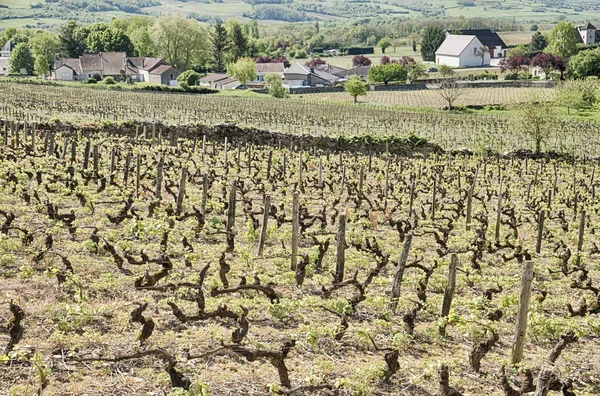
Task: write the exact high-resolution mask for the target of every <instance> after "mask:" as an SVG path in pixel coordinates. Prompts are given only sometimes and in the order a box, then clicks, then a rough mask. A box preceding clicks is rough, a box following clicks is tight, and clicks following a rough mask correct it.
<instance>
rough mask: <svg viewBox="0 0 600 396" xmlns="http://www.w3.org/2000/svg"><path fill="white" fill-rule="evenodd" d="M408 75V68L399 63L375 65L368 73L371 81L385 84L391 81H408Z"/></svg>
mask: <svg viewBox="0 0 600 396" xmlns="http://www.w3.org/2000/svg"><path fill="white" fill-rule="evenodd" d="M406 76H407V71H406V69H405V68H404V67H403V66H402V65H400V64H398V63H388V64H386V65H379V66H373V67H371V68H370V69H369V73H368V74H367V77H368V79H369V81H370V82H374V83H384V84H385V85H387V84H388V83H389V82H390V81H406Z"/></svg>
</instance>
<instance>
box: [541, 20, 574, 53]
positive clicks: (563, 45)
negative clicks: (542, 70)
mask: <svg viewBox="0 0 600 396" xmlns="http://www.w3.org/2000/svg"><path fill="white" fill-rule="evenodd" d="M575 34H576V32H575V26H573V24H572V23H571V22H559V23H558V24H557V25H556V26H555V27H554V29H552V32H551V33H550V37H549V40H548V47H547V49H546V50H547V51H548V53H550V54H553V55H557V56H560V57H561V58H569V57H571V56H572V55H575V53H576V52H577V40H576V38H575Z"/></svg>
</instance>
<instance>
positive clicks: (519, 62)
mask: <svg viewBox="0 0 600 396" xmlns="http://www.w3.org/2000/svg"><path fill="white" fill-rule="evenodd" d="M530 63H531V60H530V59H529V58H528V57H526V56H525V55H517V56H512V57H510V58H504V59H502V60H501V61H500V72H502V73H504V72H507V71H508V72H509V73H511V74H518V73H519V72H520V71H522V70H527V68H528V67H529V65H530Z"/></svg>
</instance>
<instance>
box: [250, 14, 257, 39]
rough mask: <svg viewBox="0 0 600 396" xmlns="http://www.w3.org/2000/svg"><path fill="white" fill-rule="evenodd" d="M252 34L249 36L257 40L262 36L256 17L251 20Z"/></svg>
mask: <svg viewBox="0 0 600 396" xmlns="http://www.w3.org/2000/svg"><path fill="white" fill-rule="evenodd" d="M249 30H250V34H249V36H250V37H252V38H253V39H255V40H258V39H259V38H260V34H259V33H258V22H256V19H254V20H253V21H252V22H250V29H249Z"/></svg>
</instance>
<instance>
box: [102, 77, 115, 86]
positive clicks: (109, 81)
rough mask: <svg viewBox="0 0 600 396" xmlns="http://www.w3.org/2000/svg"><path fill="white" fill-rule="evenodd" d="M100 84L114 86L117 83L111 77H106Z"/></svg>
mask: <svg viewBox="0 0 600 396" xmlns="http://www.w3.org/2000/svg"><path fill="white" fill-rule="evenodd" d="M102 82H103V83H104V84H106V85H115V84H116V83H117V82H116V81H115V79H114V77H111V76H108V77H106V78H105V79H104V80H103V81H102Z"/></svg>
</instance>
